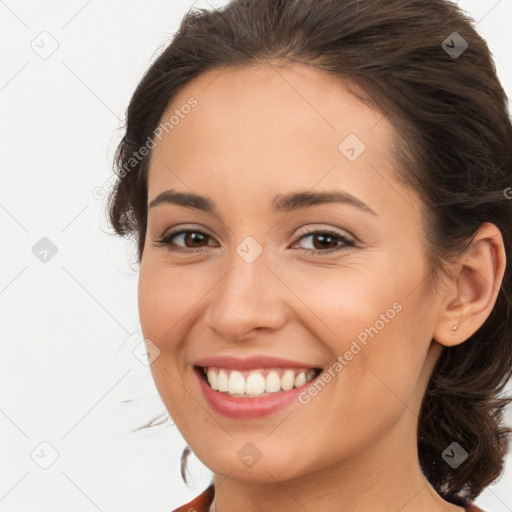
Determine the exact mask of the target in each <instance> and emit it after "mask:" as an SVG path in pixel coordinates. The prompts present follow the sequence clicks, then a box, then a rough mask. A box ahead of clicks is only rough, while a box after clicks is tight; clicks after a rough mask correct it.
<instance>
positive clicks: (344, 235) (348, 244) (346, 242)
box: [154, 226, 359, 256]
mask: <svg viewBox="0 0 512 512" xmlns="http://www.w3.org/2000/svg"><path fill="white" fill-rule="evenodd" d="M188 233H200V234H202V235H205V236H206V237H207V238H208V239H209V240H208V241H210V240H213V239H214V238H215V237H214V236H213V235H211V234H210V233H208V230H204V228H203V227H201V228H199V229H198V228H194V227H190V226H182V227H180V228H170V229H169V230H168V231H166V232H165V233H164V234H163V235H162V237H160V238H159V239H157V240H155V243H154V245H155V246H156V247H163V248H165V249H167V250H169V251H170V252H175V253H178V254H180V253H181V254H189V255H192V254H198V253H201V252H203V251H204V250H206V249H207V248H208V247H211V246H210V245H206V246H203V247H192V248H187V247H182V246H179V245H178V246H176V245H172V244H171V243H170V241H171V239H173V238H174V237H177V236H180V235H183V234H188ZM319 234H327V235H332V236H334V237H337V238H338V240H339V241H340V242H341V244H340V245H337V246H336V247H334V248H330V249H324V250H322V249H304V248H299V249H302V250H303V251H304V254H307V253H308V252H309V254H311V255H318V256H322V255H327V254H330V253H339V252H342V251H344V250H347V249H351V248H355V247H357V246H358V245H359V241H358V240H357V238H356V237H354V236H353V235H351V234H350V233H348V232H347V231H345V230H342V229H340V228H333V227H331V226H329V227H316V228H314V227H311V226H310V227H303V229H302V230H299V233H298V234H297V235H295V237H294V241H293V242H292V244H291V247H294V246H296V245H297V244H299V243H300V242H301V241H302V240H303V239H305V238H308V237H310V236H315V235H319Z"/></svg>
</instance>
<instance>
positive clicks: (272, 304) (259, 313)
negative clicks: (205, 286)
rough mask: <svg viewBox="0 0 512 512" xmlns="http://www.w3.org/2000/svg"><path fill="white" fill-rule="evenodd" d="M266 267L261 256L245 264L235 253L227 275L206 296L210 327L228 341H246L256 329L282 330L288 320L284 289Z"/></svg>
mask: <svg viewBox="0 0 512 512" xmlns="http://www.w3.org/2000/svg"><path fill="white" fill-rule="evenodd" d="M267 265H268V262H267V260H266V258H264V257H263V254H262V255H260V257H259V258H257V259H256V260H255V261H253V262H252V263H247V262H246V261H244V259H243V258H241V257H240V256H239V255H238V254H237V253H236V252H234V254H233V256H232V258H230V260H229V268H228V270H227V272H225V273H224V276H223V277H221V278H220V281H219V282H218V283H217V285H215V286H214V288H213V289H212V291H211V293H210V294H209V296H210V300H209V302H208V307H207V309H206V311H205V313H204V315H205V316H204V320H205V322H206V324H207V326H208V327H209V328H211V329H213V330H214V331H216V333H217V334H219V335H220V336H222V337H223V338H226V339H229V340H231V341H238V340H242V339H246V338H248V337H250V336H251V335H252V334H253V331H255V330H256V329H258V330H269V331H272V330H278V329H280V328H282V326H283V325H284V324H285V323H286V320H287V309H286V304H285V301H286V298H285V296H284V295H285V294H286V287H285V286H284V285H283V283H282V282H281V281H280V280H279V279H278V278H277V277H276V275H275V274H274V272H273V271H271V270H270V268H269V267H268V266H267ZM224 268H225V267H224ZM288 293H289V292H288Z"/></svg>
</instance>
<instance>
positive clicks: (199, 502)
mask: <svg viewBox="0 0 512 512" xmlns="http://www.w3.org/2000/svg"><path fill="white" fill-rule="evenodd" d="M214 493H215V487H214V486H213V484H212V485H210V486H209V487H208V488H207V489H205V490H204V491H203V492H202V493H201V494H200V495H199V496H197V497H196V498H194V499H193V500H192V501H191V502H189V503H186V504H185V505H182V506H181V507H178V508H176V509H174V510H173V511H172V512H208V509H209V508H210V505H211V504H212V501H213V496H214ZM477 510H478V509H477ZM472 512H473V511H472Z"/></svg>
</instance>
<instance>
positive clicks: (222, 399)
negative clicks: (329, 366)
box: [194, 368, 318, 418]
mask: <svg viewBox="0 0 512 512" xmlns="http://www.w3.org/2000/svg"><path fill="white" fill-rule="evenodd" d="M194 372H195V373H196V375H197V378H198V379H199V386H200V388H201V391H202V393H203V396H204V397H205V398H206V401H207V402H208V403H209V404H210V407H211V408H212V409H213V410H214V411H215V412H218V413H219V414H222V415H223V416H228V417H230V418H261V417H262V416H267V415H268V414H271V413H273V412H276V411H279V410H280V409H283V408H284V407H286V406H287V405H289V404H291V403H292V402H294V401H296V402H298V398H297V397H298V396H299V395H300V393H301V392H302V391H304V390H305V389H306V388H308V387H309V386H311V384H312V383H313V382H314V381H315V380H316V378H318V377H315V379H312V380H310V381H309V382H306V383H305V384H304V385H302V386H300V387H298V388H292V389H290V390H289V391H278V392H277V393H271V394H270V395H266V396H262V397H259V398H240V397H236V396H230V395H226V394H225V393H221V392H220V391H215V390H214V389H212V388H211V387H210V386H209V385H208V383H207V382H206V381H205V380H204V379H203V377H202V375H204V373H203V370H202V369H198V368H194Z"/></svg>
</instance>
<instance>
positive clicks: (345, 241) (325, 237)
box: [295, 229, 355, 254]
mask: <svg viewBox="0 0 512 512" xmlns="http://www.w3.org/2000/svg"><path fill="white" fill-rule="evenodd" d="M309 237H312V239H313V240H315V239H316V240H318V244H319V246H320V247H324V249H323V250H322V249H320V250H319V249H316V248H315V247H313V248H312V249H307V248H306V249H304V253H305V254H326V253H331V252H337V251H341V250H344V249H346V248H347V247H355V242H354V240H352V239H350V238H348V237H347V236H345V235H343V234H341V233H337V232H336V231H331V230H325V229H323V230H320V229H319V230H315V231H309V232H308V233H304V234H303V235H301V236H300V237H299V239H298V241H297V242H300V241H302V240H305V239H306V238H309ZM297 242H295V243H297ZM336 242H341V243H336ZM333 243H334V244H335V246H334V247H330V248H329V247H327V246H329V245H331V246H332V244H333ZM318 244H316V245H317V246H318ZM313 246H315V242H313Z"/></svg>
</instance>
